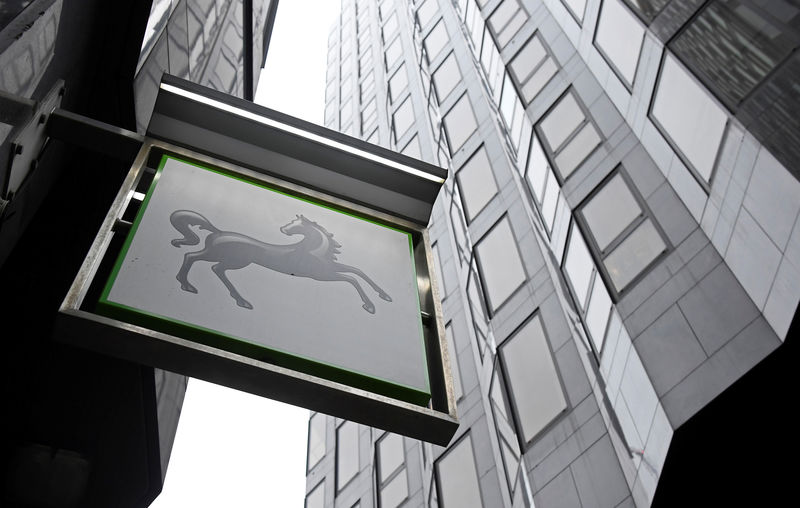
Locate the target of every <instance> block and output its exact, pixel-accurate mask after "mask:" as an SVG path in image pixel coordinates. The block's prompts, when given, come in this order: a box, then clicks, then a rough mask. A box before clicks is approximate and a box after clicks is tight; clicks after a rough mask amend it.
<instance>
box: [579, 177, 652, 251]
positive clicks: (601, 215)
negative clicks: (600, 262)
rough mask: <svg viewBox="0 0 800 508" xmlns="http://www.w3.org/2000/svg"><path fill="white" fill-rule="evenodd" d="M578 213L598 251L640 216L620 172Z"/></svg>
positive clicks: (634, 200) (633, 198)
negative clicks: (580, 213)
mask: <svg viewBox="0 0 800 508" xmlns="http://www.w3.org/2000/svg"><path fill="white" fill-rule="evenodd" d="M582 213H583V217H584V218H585V219H586V223H587V224H588V226H589V230H590V231H591V233H592V236H593V237H594V240H595V242H596V243H597V247H598V248H599V249H600V250H601V251H602V250H605V248H606V247H608V245H609V244H610V243H611V242H612V241H614V239H616V238H617V236H619V234H620V233H622V231H624V230H625V228H627V227H628V226H629V225H630V224H631V223H632V222H633V221H634V219H636V218H637V217H639V215H641V213H642V209H641V207H640V206H639V203H637V202H636V198H635V197H634V196H633V194H632V193H631V190H630V189H629V188H628V185H627V184H626V183H625V180H624V179H623V178H622V175H621V174H619V173H617V174H616V175H615V176H614V177H613V178H611V180H609V181H608V183H606V184H605V185H604V186H603V188H602V189H600V191H599V192H598V193H597V194H595V195H594V197H592V198H591V200H590V201H589V202H588V203H587V204H586V205H585V206H584V207H583V211H582Z"/></svg>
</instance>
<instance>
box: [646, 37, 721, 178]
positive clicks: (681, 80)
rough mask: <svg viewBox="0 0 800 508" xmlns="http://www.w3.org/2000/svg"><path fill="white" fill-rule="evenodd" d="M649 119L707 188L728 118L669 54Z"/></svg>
mask: <svg viewBox="0 0 800 508" xmlns="http://www.w3.org/2000/svg"><path fill="white" fill-rule="evenodd" d="M650 117H651V119H652V120H653V121H654V123H655V124H656V126H657V127H659V128H660V130H661V133H662V134H664V136H665V137H666V138H667V140H668V141H669V142H670V143H671V144H672V146H673V148H675V150H676V151H677V152H678V153H679V154H680V155H681V156H682V158H683V159H684V162H686V163H687V165H688V166H689V167H690V168H692V169H693V171H694V174H695V176H696V177H697V178H698V179H699V180H700V181H701V183H703V185H704V186H705V187H707V184H708V183H709V182H710V181H711V176H712V172H713V169H714V163H715V161H716V158H717V153H718V152H719V148H720V145H721V144H722V137H723V134H724V133H725V127H726V125H727V122H728V115H727V113H726V112H725V110H724V109H722V107H721V106H719V105H718V104H717V103H716V102H715V101H714V99H712V98H711V97H710V96H709V95H708V93H707V92H706V91H705V90H704V87H703V86H702V85H700V84H699V83H697V82H696V81H695V80H694V79H693V78H692V77H691V76H690V75H689V73H688V72H687V71H686V70H685V69H684V68H683V67H682V66H681V65H680V64H679V63H678V61H677V60H676V59H675V57H674V56H672V55H671V54H669V53H667V54H666V56H665V57H664V63H663V64H662V66H661V73H660V75H659V78H658V85H657V86H656V91H655V94H654V98H653V105H652V106H651V110H650Z"/></svg>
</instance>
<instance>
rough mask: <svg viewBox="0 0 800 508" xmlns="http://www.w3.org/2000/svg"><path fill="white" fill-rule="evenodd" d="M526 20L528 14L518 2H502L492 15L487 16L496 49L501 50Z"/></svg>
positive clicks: (515, 0)
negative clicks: (495, 42)
mask: <svg viewBox="0 0 800 508" xmlns="http://www.w3.org/2000/svg"><path fill="white" fill-rule="evenodd" d="M527 20H528V13H527V12H525V10H524V9H523V8H522V6H521V5H520V4H519V1H518V0H503V2H502V3H501V4H500V6H498V7H497V8H496V9H495V10H494V12H492V15H491V16H489V20H488V21H489V22H488V25H489V29H491V31H492V34H493V35H494V37H495V40H496V41H497V47H498V48H500V49H503V48H505V47H506V44H508V42H509V41H510V40H511V38H512V37H514V35H516V33H517V32H518V31H519V29H520V28H522V25H524V24H525V21H527Z"/></svg>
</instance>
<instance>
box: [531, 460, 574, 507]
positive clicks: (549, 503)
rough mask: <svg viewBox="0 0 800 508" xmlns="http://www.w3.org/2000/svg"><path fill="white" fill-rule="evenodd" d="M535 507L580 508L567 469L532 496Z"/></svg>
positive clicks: (572, 481)
mask: <svg viewBox="0 0 800 508" xmlns="http://www.w3.org/2000/svg"><path fill="white" fill-rule="evenodd" d="M533 502H534V504H535V505H536V506H542V507H547V508H581V501H580V498H579V497H578V491H577V488H576V487H575V480H574V479H573V477H572V471H571V470H570V469H569V468H567V469H565V470H563V471H562V472H561V473H559V475H558V476H556V477H555V478H553V480H552V481H551V482H550V483H548V484H547V485H545V486H544V487H543V488H542V489H541V490H540V491H539V492H537V493H536V495H535V496H533Z"/></svg>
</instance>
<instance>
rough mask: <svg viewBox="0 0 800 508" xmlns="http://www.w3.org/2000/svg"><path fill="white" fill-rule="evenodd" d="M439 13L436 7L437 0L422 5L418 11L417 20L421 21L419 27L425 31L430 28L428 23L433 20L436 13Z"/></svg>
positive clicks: (428, 0) (429, 0)
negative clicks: (427, 27)
mask: <svg viewBox="0 0 800 508" xmlns="http://www.w3.org/2000/svg"><path fill="white" fill-rule="evenodd" d="M438 11H439V9H438V5H436V0H427V1H426V2H423V3H422V5H420V7H419V9H418V10H417V18H418V19H419V25H420V27H422V28H423V29H424V28H425V27H426V26H428V23H429V22H430V21H431V19H433V17H434V16H435V15H436V13H437V12H438Z"/></svg>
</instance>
